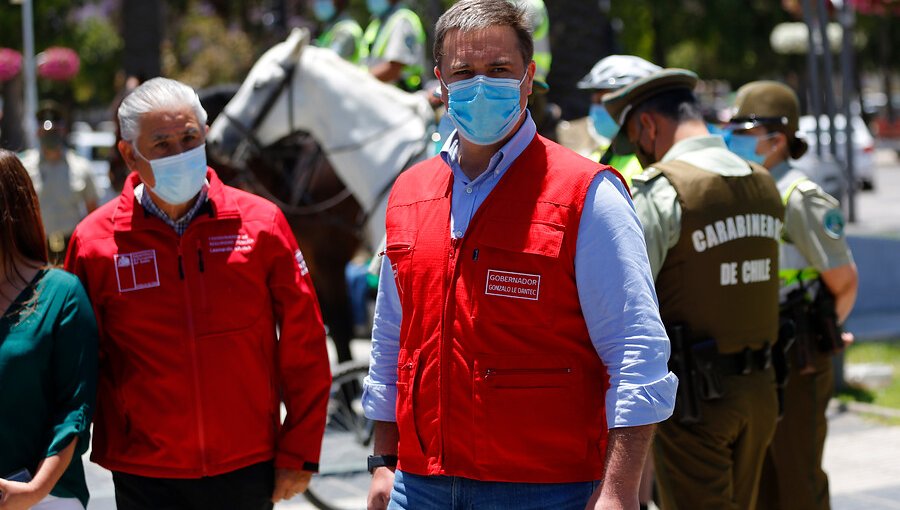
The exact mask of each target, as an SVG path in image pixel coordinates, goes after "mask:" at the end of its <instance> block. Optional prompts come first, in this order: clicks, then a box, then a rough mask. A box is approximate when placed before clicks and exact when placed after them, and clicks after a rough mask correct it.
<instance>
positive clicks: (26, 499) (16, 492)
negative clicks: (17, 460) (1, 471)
mask: <svg viewBox="0 0 900 510" xmlns="http://www.w3.org/2000/svg"><path fill="white" fill-rule="evenodd" d="M47 492H48V493H49V491H47ZM0 493H2V496H0V509H2V510H28V509H29V508H31V507H33V506H34V505H36V504H38V502H39V501H40V500H42V499H44V496H46V494H42V493H41V491H39V490H37V488H36V487H35V486H34V484H33V483H22V482H12V481H9V480H6V479H3V478H0Z"/></svg>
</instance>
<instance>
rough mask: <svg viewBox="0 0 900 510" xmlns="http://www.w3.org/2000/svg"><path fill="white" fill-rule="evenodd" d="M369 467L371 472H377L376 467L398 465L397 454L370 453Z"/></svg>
mask: <svg viewBox="0 0 900 510" xmlns="http://www.w3.org/2000/svg"><path fill="white" fill-rule="evenodd" d="M366 463H367V464H368V467H369V474H371V473H374V472H375V468H380V467H389V468H393V467H397V456H396V455H369V459H368V461H367V462H366Z"/></svg>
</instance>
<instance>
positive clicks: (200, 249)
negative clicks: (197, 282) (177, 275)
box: [197, 239, 203, 273]
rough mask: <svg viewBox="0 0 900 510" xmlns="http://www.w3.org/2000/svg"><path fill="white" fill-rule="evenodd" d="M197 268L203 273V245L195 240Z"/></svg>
mask: <svg viewBox="0 0 900 510" xmlns="http://www.w3.org/2000/svg"><path fill="white" fill-rule="evenodd" d="M197 268H198V269H200V272H201V273H202V272H203V244H202V243H201V242H200V240H199V239H197Z"/></svg>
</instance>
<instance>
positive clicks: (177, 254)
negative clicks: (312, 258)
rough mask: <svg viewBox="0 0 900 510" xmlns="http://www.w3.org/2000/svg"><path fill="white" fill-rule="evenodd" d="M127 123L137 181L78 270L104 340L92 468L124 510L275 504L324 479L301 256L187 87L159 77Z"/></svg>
mask: <svg viewBox="0 0 900 510" xmlns="http://www.w3.org/2000/svg"><path fill="white" fill-rule="evenodd" d="M119 119H120V120H119V121H120V127H121V131H122V138H123V140H122V141H121V142H119V150H120V151H121V153H122V156H123V158H124V160H125V162H126V163H127V164H128V166H129V168H131V169H132V170H134V171H135V172H134V173H132V175H131V176H130V177H129V178H128V180H127V182H126V184H125V188H124V189H123V191H122V194H121V196H120V197H119V199H118V200H113V201H112V202H110V203H108V204H106V205H105V206H103V207H101V208H100V209H98V210H97V211H96V212H95V213H94V214H92V215H90V216H89V217H88V218H87V219H85V220H84V221H83V222H82V223H81V224H80V225H79V226H78V227H77V229H76V230H75V233H74V234H73V237H72V241H71V244H70V247H69V253H68V256H67V259H66V267H67V269H69V270H70V271H72V272H74V273H75V274H77V275H78V276H79V278H81V281H82V282H83V283H84V286H85V288H86V289H87V290H88V294H89V296H90V298H91V302H92V303H93V306H94V310H95V312H96V315H97V320H98V323H99V326H100V331H101V342H100V351H101V352H100V360H101V374H100V381H99V392H98V402H97V413H96V418H95V428H94V443H93V454H92V459H93V460H94V461H95V462H97V463H99V464H100V465H102V466H104V467H106V468H108V469H110V470H111V471H112V472H113V481H114V482H115V486H116V503H117V506H118V508H119V509H120V510H125V509H135V510H144V509H147V510H149V509H160V508H179V509H187V508H190V509H206V508H235V509H264V508H272V504H273V502H276V501H278V500H280V499H283V498H289V497H291V496H293V495H295V494H297V493H299V492H302V491H303V490H305V488H306V486H307V484H308V483H309V479H310V476H311V475H312V473H313V472H314V471H316V469H317V463H318V459H319V450H320V447H321V440H322V434H323V431H324V425H325V412H326V411H325V410H326V405H327V401H328V388H329V386H330V373H329V365H328V356H327V352H326V348H325V331H324V327H323V325H322V319H321V315H320V312H319V308H318V304H317V301H316V296H315V293H314V291H313V287H312V283H311V280H310V277H309V275H308V271H307V269H306V264H305V263H304V260H303V255H302V254H301V253H300V250H299V249H298V248H297V243H296V240H295V239H294V236H293V234H292V233H291V230H290V228H289V226H288V224H287V221H286V220H285V218H284V216H283V214H282V213H281V211H279V210H278V208H276V207H275V205H273V204H271V203H270V202H268V201H266V200H264V199H262V198H259V197H257V196H254V195H250V194H248V193H244V192H242V191H239V190H237V189H234V188H231V187H228V186H225V185H224V184H222V182H221V181H219V179H218V178H217V177H216V173H215V171H213V170H212V169H211V168H208V167H207V166H206V156H205V152H204V149H205V144H204V142H205V137H206V131H207V126H206V112H205V111H204V110H203V107H202V106H201V105H200V102H199V100H198V98H197V95H196V93H195V92H194V91H193V90H192V89H191V88H190V87H188V86H187V85H184V84H182V83H179V82H177V81H174V80H168V79H164V78H156V79H153V80H150V81H148V82H146V83H145V84H143V85H141V86H140V87H138V88H137V89H136V90H135V91H134V92H132V93H131V94H130V95H129V96H127V97H126V98H125V99H124V101H123V102H122V105H121V106H120V108H119ZM281 402H284V404H285V406H286V408H287V416H286V418H285V419H284V420H283V421H282V420H281V419H280V409H279V406H280V403H281Z"/></svg>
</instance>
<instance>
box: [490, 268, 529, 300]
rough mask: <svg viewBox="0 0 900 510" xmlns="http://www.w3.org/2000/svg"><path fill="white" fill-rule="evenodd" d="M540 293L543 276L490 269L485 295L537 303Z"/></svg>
mask: <svg viewBox="0 0 900 510" xmlns="http://www.w3.org/2000/svg"><path fill="white" fill-rule="evenodd" d="M540 291H541V275H539V274H526V273H513V272H510V271H499V270H497V269H488V273H487V284H486V285H485V288H484V293H485V294H487V295H489V296H500V297H507V298H516V299H530V300H532V301H537V300H538V296H539V295H540Z"/></svg>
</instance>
